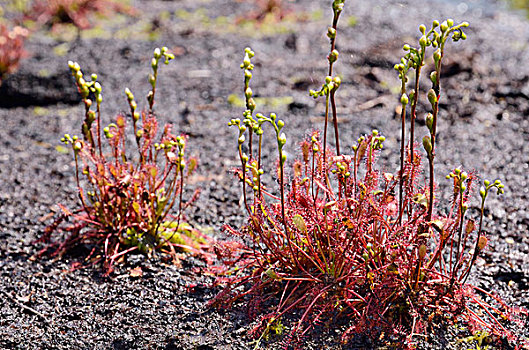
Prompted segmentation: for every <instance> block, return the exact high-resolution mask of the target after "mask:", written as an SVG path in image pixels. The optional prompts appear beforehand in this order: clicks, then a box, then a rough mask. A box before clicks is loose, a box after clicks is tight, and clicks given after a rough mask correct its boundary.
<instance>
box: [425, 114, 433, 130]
mask: <svg viewBox="0 0 529 350" xmlns="http://www.w3.org/2000/svg"><path fill="white" fill-rule="evenodd" d="M426 127H428V130H430V132H432V131H433V114H432V113H428V115H427V116H426Z"/></svg>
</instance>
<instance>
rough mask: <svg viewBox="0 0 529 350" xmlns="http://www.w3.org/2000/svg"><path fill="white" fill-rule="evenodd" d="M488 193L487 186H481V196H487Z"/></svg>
mask: <svg viewBox="0 0 529 350" xmlns="http://www.w3.org/2000/svg"><path fill="white" fill-rule="evenodd" d="M486 194H487V191H486V190H485V187H483V186H481V187H480V188H479V195H480V196H481V198H485V195H486Z"/></svg>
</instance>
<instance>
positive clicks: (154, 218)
mask: <svg viewBox="0 0 529 350" xmlns="http://www.w3.org/2000/svg"><path fill="white" fill-rule="evenodd" d="M173 58H174V56H173V55H172V54H171V53H169V52H168V50H167V48H165V47H163V48H162V49H158V48H157V49H155V50H154V55H153V58H152V60H151V67H152V73H151V74H149V83H150V85H151V90H150V91H149V93H148V95H147V101H148V109H147V110H144V111H141V112H139V111H138V110H137V109H138V107H137V103H136V100H135V98H134V95H133V94H132V92H131V91H130V89H128V88H127V89H125V95H126V97H127V101H128V105H129V107H130V114H129V115H128V116H125V115H118V117H117V118H116V119H115V121H114V122H113V123H110V124H108V125H107V126H103V125H102V120H101V104H102V101H103V94H102V85H101V84H100V83H99V82H98V80H97V75H96V74H92V75H91V77H90V80H87V79H86V78H85V76H84V74H83V72H82V70H81V67H80V66H79V64H78V63H76V62H71V61H70V62H68V65H69V67H70V70H71V72H72V75H73V76H74V78H75V81H76V84H77V87H78V90H79V92H80V94H81V97H82V100H83V103H84V107H85V108H84V110H85V114H84V122H83V124H82V127H81V132H82V136H81V137H79V136H77V135H73V136H72V135H70V134H66V135H65V136H64V137H63V138H62V139H61V141H62V142H64V143H65V144H67V145H70V146H71V148H72V151H73V155H74V160H75V178H76V181H77V187H78V190H79V191H78V195H79V199H80V202H81V208H80V209H79V210H77V211H75V212H73V213H72V212H70V211H69V210H67V209H66V208H64V207H62V206H61V209H62V210H63V212H64V215H63V216H62V217H61V218H59V219H58V220H57V221H55V222H54V223H53V224H52V225H50V226H49V227H48V228H47V229H46V231H45V234H44V236H43V237H42V240H44V241H49V240H50V236H51V234H52V233H53V232H54V231H63V232H66V233H67V234H68V236H67V238H66V239H65V240H64V241H62V242H55V243H53V244H52V246H53V247H54V250H53V254H63V253H64V252H65V251H67V250H68V249H69V248H71V247H72V246H74V245H77V244H86V245H93V249H92V251H91V252H90V254H89V256H88V257H87V258H86V260H87V261H92V262H94V263H95V262H99V261H102V262H103V263H104V267H105V269H106V271H107V272H108V273H109V272H111V271H112V266H113V265H114V263H115V262H116V261H118V260H119V259H120V258H121V257H122V256H123V255H125V254H126V253H129V252H132V251H134V250H138V251H141V252H144V253H149V254H151V253H154V252H155V251H156V250H163V251H166V252H169V253H170V254H171V256H172V257H173V258H174V259H177V255H176V252H177V250H184V251H189V252H193V253H196V254H198V255H200V256H202V257H203V258H206V259H209V257H210V256H209V255H208V254H207V252H206V251H205V249H206V248H207V246H208V244H209V242H210V239H209V238H208V237H207V236H206V235H204V234H203V233H201V232H200V231H198V230H196V229H193V228H192V227H191V226H190V225H189V224H188V223H186V222H185V220H184V219H185V218H184V214H183V211H184V209H185V207H186V205H187V204H184V201H183V190H184V184H185V180H186V178H187V177H188V176H189V175H190V174H191V173H192V172H193V171H194V169H195V168H196V165H197V161H196V159H195V158H192V157H187V156H186V145H187V137H186V136H185V135H175V134H173V132H172V126H171V125H166V126H165V127H164V128H163V130H162V131H161V133H160V132H159V127H158V121H157V118H156V116H155V114H154V110H153V108H154V101H155V100H154V99H155V93H156V82H157V79H158V70H159V65H160V63H162V62H164V63H165V64H168V63H169V61H170V60H171V59H173ZM127 119H131V120H132V128H127V125H126V124H127ZM127 129H129V130H131V131H133V133H134V139H135V145H134V146H135V147H133V149H135V150H130V149H128V147H130V146H131V145H129V143H128V142H127ZM196 195H198V192H197V193H195V196H196ZM195 196H193V199H194V198H195ZM193 199H191V201H192V200H193ZM191 201H189V203H190V202H191ZM174 209H176V210H177V212H176V215H174V213H173V211H174ZM69 217H71V218H73V220H74V223H73V224H71V225H62V222H63V220H64V219H65V218H69ZM175 248H176V249H175Z"/></svg>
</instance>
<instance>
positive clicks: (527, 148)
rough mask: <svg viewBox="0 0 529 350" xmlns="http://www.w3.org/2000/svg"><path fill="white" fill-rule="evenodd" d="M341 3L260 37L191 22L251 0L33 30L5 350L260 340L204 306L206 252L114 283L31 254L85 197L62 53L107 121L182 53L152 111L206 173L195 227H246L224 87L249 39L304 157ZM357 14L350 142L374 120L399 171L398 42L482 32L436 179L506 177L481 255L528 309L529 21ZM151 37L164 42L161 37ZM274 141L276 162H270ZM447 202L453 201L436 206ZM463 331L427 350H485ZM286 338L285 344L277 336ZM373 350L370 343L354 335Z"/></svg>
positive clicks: (2, 251)
mask: <svg viewBox="0 0 529 350" xmlns="http://www.w3.org/2000/svg"><path fill="white" fill-rule="evenodd" d="M330 2H331V1H330V0H329V1H323V2H322V1H308V0H296V1H291V2H289V4H288V6H290V8H291V9H292V10H293V12H294V13H305V14H309V15H307V16H305V17H306V18H305V20H303V21H302V20H300V21H298V22H292V21H291V22H288V23H287V24H286V25H285V26H286V28H287V29H288V30H287V31H285V32H281V33H277V34H269V35H259V33H258V31H255V30H247V29H240V30H236V31H230V28H231V27H230V25H217V26H212V25H211V24H209V23H211V22H212V21H211V20H209V21H206V20H205V19H204V18H201V17H200V16H196V13H195V15H191V16H188V18H184V17H185V16H183V15H181V14H182V11H181V10H182V9H185V10H186V11H188V13H193V11H195V10H196V9H198V8H200V7H204V8H205V10H204V11H205V13H206V14H207V16H209V17H211V18H215V17H218V16H228V18H229V20H230V21H231V22H232V23H233V22H234V21H235V19H236V18H237V17H239V16H244V14H245V12H246V11H248V10H249V9H251V3H252V2H251V1H250V2H247V3H243V2H237V1H230V0H211V1H207V2H206V1H191V0H182V1H147V0H137V1H134V6H135V7H136V8H137V9H138V10H139V11H138V13H139V14H141V15H138V17H136V18H128V19H126V20H124V21H122V20H119V19H122V17H116V20H115V21H112V20H108V21H106V22H101V23H100V24H99V25H100V26H102V28H104V31H102V32H101V33H100V35H90V36H89V35H83V36H81V38H80V39H79V40H73V41H63V40H62V39H60V38H58V34H54V35H51V34H49V32H46V31H40V32H38V33H36V34H35V35H34V36H33V37H32V38H31V39H30V40H29V43H28V44H27V49H28V51H29V52H30V56H29V57H28V58H27V59H25V60H24V61H23V62H22V64H21V66H20V69H19V70H18V72H16V73H14V74H13V75H11V76H10V77H9V78H8V79H7V80H6V81H5V82H4V85H3V86H2V87H1V88H0V106H1V107H0V124H1V128H0V143H1V144H0V181H1V185H0V274H1V278H0V300H1V301H2V302H1V304H0V305H1V308H0V348H6V349H11V348H17V349H37V348H38V349H107V348H112V349H137V348H165V349H204V350H205V349H249V348H252V345H251V344H250V341H251V339H248V337H247V336H246V331H247V330H248V329H249V328H250V323H249V321H248V320H247V318H246V317H245V312H244V309H242V308H241V309H235V310H232V311H229V312H226V311H216V310H208V309H207V308H206V306H205V304H206V302H207V300H209V299H210V298H211V297H212V296H213V295H215V293H216V292H218V290H216V289H214V288H211V287H210V285H211V282H212V279H211V278H210V277H207V276H205V275H203V274H202V273H201V271H203V270H202V268H203V267H204V263H202V262H201V261H199V260H196V259H194V258H188V259H186V260H184V261H183V262H182V266H181V267H179V266H175V265H168V264H166V263H164V262H162V261H160V260H157V259H150V260H149V259H147V258H146V257H144V256H142V255H132V256H130V257H128V259H127V261H126V262H125V263H124V264H123V265H121V266H120V267H118V269H117V270H116V271H115V273H114V274H112V276H111V277H110V278H103V277H102V274H101V271H100V270H99V269H98V268H97V267H91V268H85V269H81V270H75V271H71V266H72V263H74V262H76V261H79V260H80V259H82V256H83V254H86V249H87V248H86V247H84V248H83V247H80V248H79V249H78V250H76V251H72V252H71V253H70V254H69V255H68V256H64V257H63V258H62V259H56V260H52V259H49V258H42V259H33V258H32V256H34V254H35V253H36V252H37V251H38V249H39V248H41V247H42V246H40V245H35V244H33V243H32V242H33V241H34V240H35V239H36V238H38V237H39V236H40V235H41V234H42V232H43V229H44V227H45V226H46V225H48V224H49V223H50V222H51V221H52V218H53V217H54V215H56V213H57V212H58V209H57V206H56V204H57V203H61V204H63V205H65V206H67V207H69V208H75V207H76V205H77V200H76V198H77V197H76V188H75V181H74V168H73V163H72V157H71V155H69V154H63V153H61V152H58V151H57V150H56V146H58V145H59V141H58V140H59V139H60V138H61V137H62V135H63V134H64V133H66V132H69V133H76V132H77V130H78V129H79V127H80V125H81V118H82V106H81V105H80V103H79V99H78V98H77V97H76V90H75V88H74V82H73V80H72V79H71V78H70V75H69V71H68V68H67V65H66V61H67V60H76V61H78V62H79V63H80V64H81V67H82V68H83V69H84V71H85V72H86V73H90V72H97V73H98V74H99V80H100V81H101V82H102V83H103V95H104V103H103V106H104V115H105V118H107V119H106V120H107V122H109V121H110V118H111V117H112V116H114V115H115V114H117V113H119V112H120V111H125V110H126V109H127V105H126V100H125V96H124V93H123V90H124V89H125V87H129V88H131V90H132V91H133V92H134V93H135V95H136V96H137V99H138V100H140V97H139V96H142V95H143V94H146V93H147V91H148V89H149V86H148V81H147V74H148V72H149V60H150V57H151V55H152V50H153V48H155V47H157V46H161V45H165V46H168V47H169V48H170V49H172V50H173V51H175V52H177V53H179V55H178V56H177V58H176V59H175V60H174V61H173V62H172V63H171V64H169V65H168V66H163V67H161V78H160V81H159V86H158V95H157V102H156V111H157V113H158V115H159V117H160V120H161V121H162V122H171V123H174V124H175V126H176V129H177V130H181V131H182V132H185V133H187V134H188V135H190V139H189V147H188V150H189V151H190V152H191V153H192V154H194V155H196V156H198V157H199V159H200V168H199V172H198V175H196V176H195V177H194V178H193V179H192V181H191V183H190V184H189V186H188V191H187V192H186V193H187V194H188V198H189V197H190V196H191V193H192V190H193V189H194V188H197V187H199V188H202V194H201V196H200V199H199V200H198V201H197V202H195V204H194V206H193V207H192V208H191V209H190V210H189V211H188V213H187V215H188V219H189V221H190V223H192V224H193V225H195V226H197V227H202V228H204V229H207V230H209V231H211V232H212V234H213V235H214V236H216V237H221V233H220V227H221V225H222V224H224V223H229V224H231V225H234V226H235V227H237V226H240V225H241V224H242V223H243V222H244V212H243V210H242V208H241V206H240V204H239V203H240V193H239V184H238V183H237V182H236V181H235V180H234V179H233V177H232V176H231V175H230V172H229V170H230V168H232V167H234V166H236V165H237V159H236V153H235V149H236V135H235V133H236V132H235V131H234V130H230V129H228V127H227V126H226V125H227V122H228V121H229V119H231V118H234V117H240V116H241V114H242V109H241V108H239V107H234V106H232V105H230V104H229V103H228V102H227V97H228V96H229V95H230V94H232V93H236V94H238V95H239V96H242V93H241V90H242V71H241V70H240V69H239V63H240V61H241V60H242V56H243V49H244V48H245V47H246V46H251V47H252V48H253V49H254V51H255V52H256V58H255V62H256V69H255V71H254V79H253V80H252V87H253V91H254V93H256V94H257V95H258V96H260V97H267V98H276V97H285V96H291V97H293V98H294V101H295V102H293V103H288V104H283V105H280V106H277V107H271V106H270V105H265V106H259V107H258V109H260V111H262V112H271V111H275V112H277V113H278V114H279V115H280V116H281V117H282V118H283V119H284V120H285V121H286V127H285V130H286V133H287V136H288V143H287V147H288V149H287V150H288V152H289V153H290V155H291V156H290V159H292V158H293V157H294V155H295V154H296V153H297V152H298V150H297V146H296V145H297V144H298V143H299V142H300V141H301V140H302V139H303V138H304V137H305V136H306V135H307V134H308V133H309V132H310V131H311V130H312V129H316V128H318V129H321V128H322V122H323V118H322V115H323V105H322V104H321V103H320V102H315V101H314V100H313V99H312V98H311V97H309V95H308V88H317V87H319V86H320V84H321V82H322V79H323V77H324V75H325V67H326V61H325V56H326V54H327V50H328V42H327V40H326V38H325V35H324V34H325V29H326V27H327V23H328V22H329V18H330V16H331V13H330V10H329V9H330ZM472 4H474V5H472ZM318 12H319V13H323V17H322V18H318V16H317V14H318ZM178 14H180V15H178ZM310 14H312V15H310ZM315 14H316V15H315ZM351 15H354V16H355V17H356V20H357V21H356V25H354V26H348V25H347V22H348V19H347V18H344V19H343V20H342V22H341V27H340V31H339V34H338V35H339V36H338V49H339V50H340V60H339V62H338V64H337V66H336V69H337V72H339V74H341V76H342V77H343V78H342V81H343V82H344V83H343V84H342V87H341V88H340V91H339V97H338V100H339V106H338V108H339V113H340V126H341V140H342V143H343V146H342V148H343V147H345V146H347V147H348V146H349V145H351V144H352V141H353V140H356V138H357V137H358V135H360V134H361V133H367V132H370V131H371V129H373V128H376V129H379V130H380V131H381V132H382V133H384V134H385V135H386V137H387V142H386V147H385V150H384V152H383V159H382V160H381V163H382V165H383V166H384V167H385V168H387V169H388V170H390V171H394V169H396V164H397V163H398V152H397V150H398V144H399V135H398V131H397V130H399V121H398V120H397V119H396V118H395V107H396V106H397V101H398V98H397V97H396V96H395V93H394V92H395V88H396V87H397V88H398V86H399V82H398V81H397V77H396V74H395V72H394V71H393V64H394V63H396V62H398V59H399V57H400V56H401V54H402V50H401V47H402V44H403V43H404V42H406V41H409V42H411V40H414V41H415V39H414V38H416V36H417V33H418V31H417V27H418V25H419V24H420V23H423V22H424V23H431V21H432V20H433V19H444V18H447V17H453V18H454V19H455V21H456V22H458V21H462V20H467V21H469V22H470V23H471V27H470V28H469V30H468V38H469V39H468V40H467V41H466V42H464V43H457V44H455V45H452V44H451V43H450V44H449V47H448V59H447V61H446V65H445V68H444V72H443V73H444V85H443V87H444V91H446V93H445V94H444V96H443V100H442V101H443V104H442V105H441V109H442V111H441V114H440V118H441V119H440V124H439V138H438V147H439V148H438V149H439V150H440V151H438V155H437V164H438V168H437V171H438V176H437V178H438V179H440V182H441V183H440V188H441V190H442V189H443V188H446V186H447V185H448V184H447V183H446V181H445V180H444V175H446V174H448V172H449V171H450V169H453V168H454V167H457V166H462V167H463V168H465V169H469V170H472V169H473V170H475V171H476V172H477V173H478V174H480V175H481V176H483V178H487V179H495V178H501V179H502V181H503V182H504V183H505V186H506V194H505V195H504V196H503V197H501V198H490V200H489V201H488V206H487V208H488V209H487V213H486V214H487V215H486V218H487V220H486V222H487V225H486V229H487V232H488V236H489V242H490V245H489V249H488V251H487V252H486V253H485V256H484V258H483V259H480V260H479V261H478V265H479V266H478V268H477V269H476V270H475V272H474V275H473V283H475V284H477V285H479V286H481V287H483V288H485V289H488V290H492V291H494V292H496V293H498V294H499V295H500V296H501V297H502V298H503V299H504V300H506V301H507V302H508V303H509V304H510V305H516V306H519V307H529V298H528V290H529V255H528V253H529V234H528V231H529V208H528V207H529V206H528V203H529V201H528V196H529V175H528V172H529V64H528V62H529V47H528V41H527V38H529V23H528V22H527V21H525V20H524V19H523V18H522V17H519V16H518V15H516V14H512V13H509V12H507V11H506V10H505V9H502V8H500V7H499V5H497V4H495V3H492V4H489V3H487V4H484V5H475V3H474V2H472V3H471V6H470V7H465V6H461V4H459V2H456V3H455V4H452V3H451V2H448V3H445V2H443V1H439V2H436V1H432V2H428V3H426V2H424V1H421V0H408V1H348V3H347V4H346V10H345V14H344V16H345V17H346V16H351ZM116 23H117V24H116ZM269 27H270V26H268V28H260V29H262V30H263V31H265V29H268V30H269V29H270V28H269ZM142 28H143V29H142ZM145 28H149V29H148V30H146V29H145ZM105 31H106V32H105ZM127 31H130V33H132V34H130V35H128V36H127V35H125V37H126V38H125V39H118V37H119V35H118V32H119V33H121V34H123V33H125V34H127ZM151 31H154V32H153V33H154V34H155V35H154V40H149V39H148V37H149V32H151ZM91 33H94V32H91ZM109 34H110V35H109ZM151 34H152V33H151ZM93 36H94V37H93ZM152 37H153V35H151V39H152ZM64 51H66V52H64ZM427 69H428V70H429V68H427ZM37 106H38V107H37ZM423 107H426V105H424V106H423ZM421 110H422V111H424V110H425V108H422V109H421ZM420 114H421V116H422V115H423V112H421V113H420ZM77 133H78V132H77ZM424 133H425V131H424V130H421V131H420V134H419V135H420V136H421V137H422V135H423V134H424ZM270 147H272V145H270ZM271 150H272V148H270V149H268V150H267V154H268V155H269V156H267V159H268V160H269V161H270V163H271V162H272V161H273V160H274V159H275V158H273V155H272V154H271V153H270V151H271ZM270 163H269V164H270ZM493 197H494V196H493ZM446 199H447V198H441V204H440V205H441V206H442V205H443V203H446V201H445V202H442V200H446ZM445 205H446V204H445ZM476 206H477V201H476ZM473 209H476V208H473ZM137 266H141V268H142V270H143V276H142V277H141V278H134V277H131V276H130V274H129V271H130V270H131V269H132V268H134V267H137ZM516 332H518V334H519V335H520V337H521V338H522V339H523V338H525V339H527V336H528V335H529V332H528V331H527V329H516ZM458 339H462V335H461V334H460V333H458V332H456V331H454V330H453V329H449V330H448V331H443V332H441V331H440V332H438V333H436V334H432V335H431V337H429V338H428V340H427V341H425V342H424V343H423V344H422V345H421V348H431V349H441V348H451V349H458V348H468V347H471V346H472V344H471V343H466V342H458V341H457V340H458ZM278 347H281V342H280V341H272V342H271V343H270V344H269V345H267V348H278ZM306 347H307V348H313V349H338V348H342V347H341V346H340V345H339V337H338V336H336V335H335V333H334V332H333V331H329V332H324V333H323V334H321V335H317V334H314V336H313V339H312V340H310V341H308V342H307V343H306ZM372 347H375V345H372V344H371V343H368V342H365V341H362V339H359V340H358V341H356V340H355V341H353V344H349V345H348V348H372ZM505 348H509V347H508V346H505Z"/></svg>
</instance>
